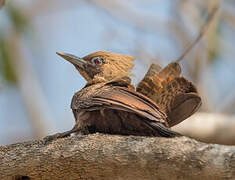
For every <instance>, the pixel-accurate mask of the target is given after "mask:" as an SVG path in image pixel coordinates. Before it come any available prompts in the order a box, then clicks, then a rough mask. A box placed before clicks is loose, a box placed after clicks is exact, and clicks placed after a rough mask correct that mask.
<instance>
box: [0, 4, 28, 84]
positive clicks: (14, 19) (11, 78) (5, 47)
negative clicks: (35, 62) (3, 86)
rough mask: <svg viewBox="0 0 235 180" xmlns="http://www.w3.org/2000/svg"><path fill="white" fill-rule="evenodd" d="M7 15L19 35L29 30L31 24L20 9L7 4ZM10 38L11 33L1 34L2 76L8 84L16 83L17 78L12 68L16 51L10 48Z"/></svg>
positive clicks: (0, 59) (0, 61)
mask: <svg viewBox="0 0 235 180" xmlns="http://www.w3.org/2000/svg"><path fill="white" fill-rule="evenodd" d="M4 8H5V9H6V14H7V16H8V18H9V22H10V24H11V26H12V28H13V29H14V30H15V31H17V32H18V33H24V32H25V30H27V29H28V28H29V22H28V20H27V18H26V17H25V16H24V15H23V14H22V12H21V11H20V9H19V8H17V7H15V6H13V5H11V4H10V3H9V4H7V5H6V6H5V7H4ZM9 36H10V34H9V32H1V33H0V75H1V76H2V78H3V80H4V81H5V82H7V83H13V84H14V83H16V82H17V81H16V80H17V78H16V75H15V72H14V69H13V67H12V66H11V63H10V62H11V59H10V58H11V57H12V56H11V55H10V53H14V52H12V51H14V49H12V48H11V47H9V43H8V37H9Z"/></svg>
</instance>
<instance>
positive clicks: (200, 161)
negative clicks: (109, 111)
mask: <svg viewBox="0 0 235 180" xmlns="http://www.w3.org/2000/svg"><path fill="white" fill-rule="evenodd" d="M16 175H18V177H19V175H21V176H28V177H30V178H31V179H53V180H56V179H112V180H113V179H135V180H138V179H195V180H196V179H197V180H198V179H201V180H202V179H235V147H233V146H224V145H215V144H205V143H201V142H198V141H195V140H193V139H190V138H187V137H178V138H171V139H167V138H158V137H138V136H117V135H104V134H92V135H87V136H73V137H68V138H64V139H58V140H55V141H52V142H49V143H45V141H44V140H35V141H30V142H24V143H17V144H12V145H7V146H0V179H12V178H13V177H16Z"/></svg>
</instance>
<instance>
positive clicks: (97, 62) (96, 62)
mask: <svg viewBox="0 0 235 180" xmlns="http://www.w3.org/2000/svg"><path fill="white" fill-rule="evenodd" d="M91 62H92V63H93V64H94V65H102V64H103V59H102V58H101V57H94V58H92V59H91Z"/></svg>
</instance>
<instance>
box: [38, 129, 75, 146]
mask: <svg viewBox="0 0 235 180" xmlns="http://www.w3.org/2000/svg"><path fill="white" fill-rule="evenodd" d="M74 132H76V129H72V130H70V131H66V132H63V133H56V134H53V135H49V136H46V137H44V138H43V140H44V142H45V144H47V143H48V142H51V141H54V140H56V139H59V138H65V137H68V136H70V135H71V134H72V133H74Z"/></svg>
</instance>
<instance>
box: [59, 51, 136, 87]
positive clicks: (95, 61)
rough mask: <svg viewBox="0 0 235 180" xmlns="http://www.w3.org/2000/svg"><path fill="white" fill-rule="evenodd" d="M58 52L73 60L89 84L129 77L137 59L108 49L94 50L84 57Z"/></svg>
mask: <svg viewBox="0 0 235 180" xmlns="http://www.w3.org/2000/svg"><path fill="white" fill-rule="evenodd" d="M57 54H58V55H59V56H61V57H63V58H64V59H66V60H67V61H69V62H71V63H72V64H73V65H74V66H75V68H76V69H77V70H78V71H79V72H80V74H81V75H82V76H83V77H84V78H85V79H86V80H87V82H88V83H89V84H94V83H99V82H110V81H115V80H118V79H122V78H125V77H129V76H130V70H131V69H132V68H133V67H134V63H133V60H135V58H134V57H132V56H127V55H123V54H117V53H112V52H106V51H98V52H94V53H92V54H89V55H87V56H85V57H83V58H79V57H77V56H74V55H71V54H67V53H60V52H57Z"/></svg>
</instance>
